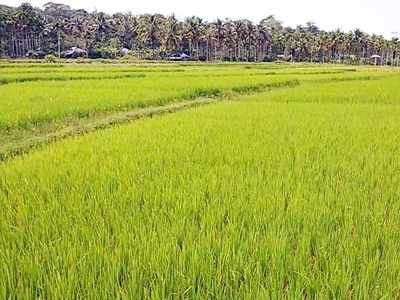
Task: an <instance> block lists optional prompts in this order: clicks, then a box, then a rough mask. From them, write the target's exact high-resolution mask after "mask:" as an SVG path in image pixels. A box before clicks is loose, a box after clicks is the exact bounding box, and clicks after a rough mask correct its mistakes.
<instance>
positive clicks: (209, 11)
mask: <svg viewBox="0 0 400 300" xmlns="http://www.w3.org/2000/svg"><path fill="white" fill-rule="evenodd" d="M49 1H50V0H25V2H30V3H31V4H32V5H33V6H37V7H42V5H43V4H45V3H47V2H49ZM21 2H22V1H20V0H1V4H5V5H9V6H18V5H20V4H21ZM53 2H60V3H64V4H68V5H70V6H71V7H72V8H83V9H86V10H88V11H93V10H94V9H97V10H98V11H103V12H108V13H113V12H128V11H130V12H132V13H133V14H141V13H154V12H158V13H162V14H165V15H170V14H172V13H175V15H176V16H177V17H178V18H180V19H183V18H184V17H186V16H191V15H196V16H199V17H201V18H203V19H205V20H209V21H212V20H215V19H216V18H217V17H219V18H222V19H223V18H226V17H229V18H231V19H240V18H246V19H249V20H252V21H255V22H258V21H259V20H261V19H262V18H263V17H267V16H269V15H275V17H276V18H277V19H278V20H281V21H283V22H284V24H285V25H290V26H295V25H299V24H304V23H306V22H307V21H314V22H316V23H317V25H318V26H319V27H320V28H322V29H325V30H331V29H336V28H341V29H343V30H346V31H347V30H351V29H355V28H360V29H362V30H364V31H366V32H368V33H377V34H383V35H385V36H386V37H392V36H393V33H394V32H398V35H399V36H400V0H333V1H324V0H280V1H278V0H274V1H270V0H247V1H238V0H197V1H196V0H195V1H193V0H186V1H184V0H139V1H129V0H97V1H95V0H85V1H82V0H57V1H53Z"/></svg>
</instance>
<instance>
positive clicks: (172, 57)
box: [168, 53, 190, 61]
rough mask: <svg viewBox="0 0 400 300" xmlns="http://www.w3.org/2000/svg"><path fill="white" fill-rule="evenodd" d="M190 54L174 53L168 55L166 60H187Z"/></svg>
mask: <svg viewBox="0 0 400 300" xmlns="http://www.w3.org/2000/svg"><path fill="white" fill-rule="evenodd" d="M189 59H190V56H189V55H187V54H186V53H175V54H172V55H170V56H168V60H172V61H181V60H189Z"/></svg>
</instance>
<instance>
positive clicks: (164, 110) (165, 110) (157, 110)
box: [0, 80, 300, 162]
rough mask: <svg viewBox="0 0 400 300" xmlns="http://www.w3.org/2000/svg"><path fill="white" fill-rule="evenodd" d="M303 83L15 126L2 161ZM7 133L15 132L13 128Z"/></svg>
mask: <svg viewBox="0 0 400 300" xmlns="http://www.w3.org/2000/svg"><path fill="white" fill-rule="evenodd" d="M297 86H300V82H299V81H298V80H289V81H281V82H276V83H267V84H260V85H254V86H251V85H249V86H242V87H236V88H232V89H230V90H225V91H221V92H222V94H216V95H214V96H213V95H211V96H210V95H200V96H199V97H197V98H194V99H190V100H188V99H186V100H185V99H182V100H179V102H173V103H170V104H166V105H161V106H149V107H146V108H140V109H134V110H130V111H120V112H114V113H111V114H105V113H101V112H99V113H98V114H97V115H94V116H93V117H91V118H85V119H78V120H76V122H75V123H71V124H63V125H64V126H63V127H55V128H50V130H48V132H40V131H39V132H35V131H34V130H32V129H26V130H23V129H15V130H14V131H15V132H17V133H18V135H19V137H18V138H16V139H15V138H14V139H11V140H9V141H6V142H2V140H1V138H3V139H4V136H3V137H1V136H0V142H2V143H1V144H0V162H3V161H7V160H10V159H12V158H14V157H16V156H20V155H23V154H26V153H29V152H30V151H32V150H34V149H36V148H38V147H39V146H41V145H45V144H50V143H52V142H55V141H58V140H62V139H65V138H69V137H75V136H80V135H84V134H87V133H90V132H94V131H96V130H101V129H106V128H110V127H112V126H115V125H118V124H124V123H128V122H132V121H135V120H139V119H144V118H152V117H153V116H159V115H164V114H169V113H174V112H177V111H179V110H183V109H189V108H194V107H198V106H202V105H207V104H212V103H217V102H220V101H233V100H236V101H237V100H239V99H240V98H241V97H243V96H246V95H253V94H257V93H262V92H267V91H271V90H275V89H281V88H294V87H297ZM8 136H10V137H11V136H13V134H12V132H9V133H8Z"/></svg>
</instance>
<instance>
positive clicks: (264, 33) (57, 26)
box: [0, 3, 400, 65]
mask: <svg viewBox="0 0 400 300" xmlns="http://www.w3.org/2000/svg"><path fill="white" fill-rule="evenodd" d="M27 33H29V34H30V35H28V36H32V33H35V34H38V35H39V36H40V43H41V45H40V46H41V48H42V49H43V50H44V51H46V52H53V53H55V54H58V55H59V54H60V53H61V52H62V51H63V50H66V49H68V48H70V47H73V46H75V47H80V48H83V49H87V50H88V53H89V56H92V57H114V56H117V55H118V54H119V53H120V50H121V49H125V50H130V52H131V53H132V54H133V55H137V56H140V57H141V58H147V59H160V58H162V57H165V56H168V55H170V54H172V53H177V52H179V53H183V52H184V53H186V54H187V55H189V56H190V57H191V58H193V59H200V60H231V61H270V60H276V59H281V60H291V61H310V62H321V63H324V62H332V61H334V62H353V63H362V62H369V63H370V62H371V61H372V62H373V63H379V64H390V65H399V64H400V62H399V60H400V42H399V40H398V39H397V38H393V39H390V40H388V39H385V38H384V37H383V36H379V35H370V34H367V33H364V32H363V31H361V30H354V31H351V32H343V31H341V30H335V31H324V30H321V29H319V28H318V27H317V26H316V25H315V24H314V23H311V22H310V23H307V24H305V25H301V26H297V27H296V28H291V27H286V26H283V24H282V23H281V22H280V21H278V20H276V19H275V18H274V17H273V16H269V17H266V18H265V19H263V20H261V21H260V22H259V23H257V24H256V23H253V22H251V21H249V20H229V19H225V20H219V19H218V20H216V21H214V22H208V21H205V20H203V19H201V18H199V17H196V16H193V17H188V18H186V19H184V20H178V19H177V18H176V17H175V16H173V15H172V16H164V15H161V14H152V15H150V14H145V15H133V14H131V13H125V14H122V13H118V14H114V15H108V14H105V13H101V12H92V13H89V12H86V11H84V10H74V9H71V8H70V7H69V6H67V5H63V4H55V3H48V4H46V5H45V6H44V7H43V9H37V8H33V7H32V6H30V5H29V4H22V5H21V6H20V7H18V8H9V7H5V6H1V7H0V41H1V44H0V48H1V45H2V47H3V51H0V54H1V53H3V55H6V54H7V51H6V50H7V49H6V48H7V47H8V48H10V45H11V44H12V45H13V47H14V46H15V45H19V44H20V42H18V43H16V42H15V40H17V41H19V40H24V37H26V36H27ZM33 36H35V37H36V38H37V35H33ZM10 42H11V43H10ZM28 44H29V43H28ZM30 44H32V45H36V44H35V43H30ZM9 52H10V51H9ZM20 52H21V51H20ZM22 52H23V51H22ZM125 52H126V51H125ZM371 57H372V58H373V59H372V60H371Z"/></svg>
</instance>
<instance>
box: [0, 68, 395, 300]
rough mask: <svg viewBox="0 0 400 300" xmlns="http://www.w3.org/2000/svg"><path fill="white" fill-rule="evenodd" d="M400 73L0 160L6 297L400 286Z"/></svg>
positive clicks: (385, 291)
mask: <svg viewBox="0 0 400 300" xmlns="http://www.w3.org/2000/svg"><path fill="white" fill-rule="evenodd" d="M350 73H351V72H350ZM228 79H229V77H228ZM143 80H147V78H145V79H143ZM158 80H159V81H158V83H163V84H165V88H167V86H168V84H170V87H171V88H173V87H176V86H175V85H174V84H173V83H168V84H167V83H166V81H164V79H158ZM104 82H105V81H103V82H102V83H103V84H104ZM115 82H116V81H113V83H114V84H115ZM397 82H398V79H397V78H384V79H381V80H376V81H375V80H369V81H349V82H333V83H321V82H319V83H311V82H309V83H307V82H306V83H303V84H302V85H300V86H298V87H296V88H293V89H282V90H273V91H270V92H267V93H261V94H258V95H254V96H243V97H242V101H223V102H219V103H217V104H211V105H208V106H204V107H198V108H195V109H190V110H187V111H181V112H177V113H175V114H171V115H168V116H162V117H155V118H152V119H147V120H146V119H143V120H140V121H137V122H134V123H132V124H127V125H123V126H119V127H116V128H112V129H107V130H102V131H98V132H95V133H92V134H88V135H85V136H82V137H76V138H73V139H69V140H64V141H61V142H58V143H55V144H52V145H48V146H45V147H43V149H41V150H38V151H36V152H34V153H31V154H27V155H24V156H21V157H18V158H15V159H13V160H11V161H7V162H3V163H0V232H1V234H0V298H4V299H15V298H18V299H21V298H23V299H34V298H42V299H76V298H79V299H110V298H111V299H115V298H120V299H181V298H182V299H207V298H212V299H285V298H288V299H305V298H307V299H367V298H368V299H382V298H387V299H397V298H399V297H400V284H399V281H398V278H399V275H400V261H399V260H398V253H399V252H400V201H399V200H400V199H399V195H400V150H399V149H400V148H399V145H400V136H399V134H398V127H399V126H398V124H399V122H400V106H399V105H398V103H397V101H396V99H397V97H398V89H396V83H397ZM202 83H203V84H204V82H202ZM73 84H74V83H73ZM190 84H192V83H191V82H190ZM218 84H221V83H218ZM225 84H226V85H225V87H226V86H231V85H233V86H234V85H236V86H238V85H239V84H244V82H239V81H236V80H235V79H229V80H228V81H227V82H226V83H225ZM207 85H208V88H211V87H212V86H213V85H212V84H211V83H207ZM154 86H158V85H154ZM160 86H163V85H160ZM193 86H194V85H193ZM243 86H245V85H243ZM214 87H215V86H214ZM3 88H4V87H3ZM149 91H150V89H147V90H146V92H149ZM285 99H286V100H285ZM390 99H392V100H390Z"/></svg>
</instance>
